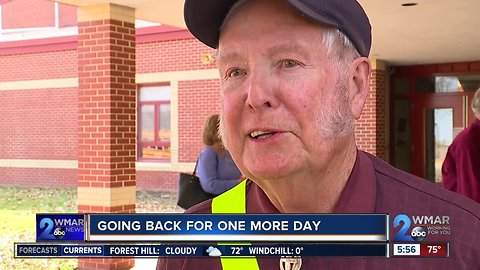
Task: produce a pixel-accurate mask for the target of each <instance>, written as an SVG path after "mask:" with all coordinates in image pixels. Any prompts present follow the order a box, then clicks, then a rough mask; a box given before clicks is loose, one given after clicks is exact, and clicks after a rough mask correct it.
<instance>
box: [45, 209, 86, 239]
mask: <svg viewBox="0 0 480 270" xmlns="http://www.w3.org/2000/svg"><path fill="white" fill-rule="evenodd" d="M36 219H37V225H36V227H37V242H38V241H59V240H60V241H81V240H84V216H83V215H82V214H37V218H36Z"/></svg>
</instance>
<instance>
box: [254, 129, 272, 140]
mask: <svg viewBox="0 0 480 270" xmlns="http://www.w3.org/2000/svg"><path fill="white" fill-rule="evenodd" d="M275 133H276V132H271V131H261V130H255V131H253V132H252V133H250V138H253V139H256V140H257V139H265V138H269V137H271V136H273V135H274V134H275Z"/></svg>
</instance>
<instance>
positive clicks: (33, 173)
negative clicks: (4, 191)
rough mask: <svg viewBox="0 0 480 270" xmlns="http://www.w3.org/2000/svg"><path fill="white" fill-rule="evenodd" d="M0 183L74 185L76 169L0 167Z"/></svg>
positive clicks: (42, 185)
mask: <svg viewBox="0 0 480 270" xmlns="http://www.w3.org/2000/svg"><path fill="white" fill-rule="evenodd" d="M0 185H16V186H25V187H44V188H45V187H76V186H77V170H72V169H43V168H41V169H39V168H1V167H0Z"/></svg>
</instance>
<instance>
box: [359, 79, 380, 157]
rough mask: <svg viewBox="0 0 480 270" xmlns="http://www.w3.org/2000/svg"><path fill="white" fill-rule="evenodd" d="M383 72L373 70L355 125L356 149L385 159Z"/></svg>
mask: <svg viewBox="0 0 480 270" xmlns="http://www.w3.org/2000/svg"><path fill="white" fill-rule="evenodd" d="M385 116H386V111H385V71H382V70H373V71H372V77H371V80H370V93H369V96H368V98H367V101H366V103H365V107H364V109H363V114H362V116H361V117H360V119H359V120H358V121H357V122H356V124H355V137H356V140H357V145H358V148H359V149H361V150H364V151H367V152H369V153H372V154H374V155H376V156H378V157H379V158H382V159H384V160H385V159H386V155H387V153H386V149H385V147H386V142H385V139H386V133H385Z"/></svg>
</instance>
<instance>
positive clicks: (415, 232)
mask: <svg viewBox="0 0 480 270" xmlns="http://www.w3.org/2000/svg"><path fill="white" fill-rule="evenodd" d="M410 235H411V236H412V238H413V240H415V241H417V242H420V241H423V239H425V237H427V230H426V229H425V228H424V227H415V228H413V229H412V232H411V233H410Z"/></svg>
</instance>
